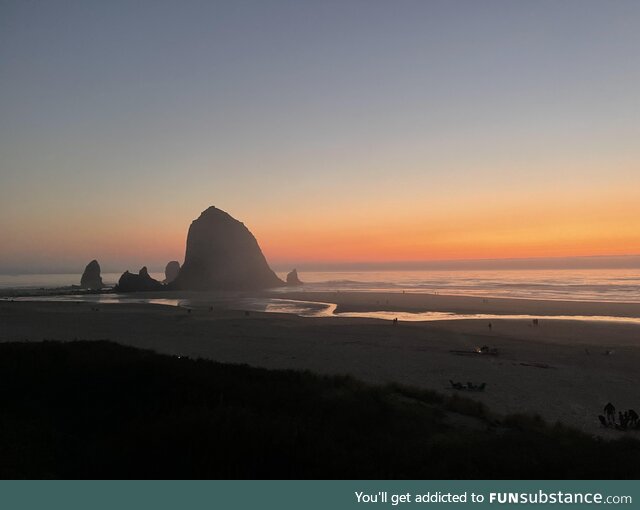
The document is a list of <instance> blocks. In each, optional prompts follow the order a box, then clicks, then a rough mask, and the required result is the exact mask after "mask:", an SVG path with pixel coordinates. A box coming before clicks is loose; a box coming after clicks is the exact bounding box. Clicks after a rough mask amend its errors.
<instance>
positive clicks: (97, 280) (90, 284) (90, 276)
mask: <svg viewBox="0 0 640 510" xmlns="http://www.w3.org/2000/svg"><path fill="white" fill-rule="evenodd" d="M80 286H81V287H82V288H83V289H89V290H100V289H101V288H102V287H103V285H102V277H101V276H100V264H98V261H97V260H92V261H91V262H89V263H88V264H87V267H85V268H84V273H82V277H81V278H80Z"/></svg>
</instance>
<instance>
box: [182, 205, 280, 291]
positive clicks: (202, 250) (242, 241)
mask: <svg viewBox="0 0 640 510" xmlns="http://www.w3.org/2000/svg"><path fill="white" fill-rule="evenodd" d="M282 285H284V282H283V281H282V280H281V279H280V278H278V277H277V276H276V274H275V273H274V272H273V271H272V270H271V268H270V267H269V264H267V260H266V259H265V257H264V255H263V254H262V251H261V250H260V246H258V241H256V238H255V237H254V236H253V234H252V233H251V232H249V229H248V228H247V227H245V226H244V224H243V223H241V222H239V221H238V220H236V219H235V218H232V217H231V216H230V215H229V214H227V213H226V212H224V211H222V210H220V209H217V208H215V207H209V208H208V209H207V210H206V211H204V212H203V213H202V214H201V215H200V217H199V218H198V219H196V220H194V221H193V222H192V223H191V226H190V227H189V234H188V236H187V250H186V254H185V259H184V264H183V265H182V269H180V273H179V274H178V277H177V278H176V279H175V280H174V281H173V283H171V284H170V288H172V289H178V290H256V289H266V288H269V287H279V286H282Z"/></svg>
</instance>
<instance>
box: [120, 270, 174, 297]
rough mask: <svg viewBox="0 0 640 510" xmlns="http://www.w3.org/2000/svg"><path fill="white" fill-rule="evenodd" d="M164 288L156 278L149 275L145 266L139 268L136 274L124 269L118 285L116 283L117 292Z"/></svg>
mask: <svg viewBox="0 0 640 510" xmlns="http://www.w3.org/2000/svg"><path fill="white" fill-rule="evenodd" d="M164 288H165V286H164V285H162V284H161V283H160V282H159V281H158V280H154V279H153V278H151V276H149V271H147V267H146V266H145V267H143V268H142V269H140V272H139V273H138V274H134V273H130V272H129V271H125V272H124V273H123V274H122V276H121V277H120V280H118V285H116V289H115V290H116V291H117V292H148V291H154V290H163V289H164Z"/></svg>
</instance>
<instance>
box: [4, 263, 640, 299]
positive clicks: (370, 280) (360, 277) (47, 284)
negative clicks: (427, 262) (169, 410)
mask: <svg viewBox="0 0 640 510" xmlns="http://www.w3.org/2000/svg"><path fill="white" fill-rule="evenodd" d="M151 276H152V277H153V278H155V279H158V280H160V281H161V280H162V279H163V278H164V274H162V273H151ZM278 276H280V277H281V278H283V279H284V278H285V276H286V273H278ZM299 276H300V279H301V280H302V281H303V282H304V283H305V285H304V287H303V288H304V290H307V291H343V292H344V291H359V292H376V291H384V292H403V291H404V292H424V293H438V294H450V295H461V296H483V297H505V298H520V299H551V300H571V301H606V302H627V303H640V269H606V270H605V269H583V270H567V269H557V270H481V271H467V270H457V271H433V270H430V271H348V272H346V271H345V272H341V271H331V272H327V271H322V272H319V271H318V272H303V271H302V272H300V273H299ZM119 277H120V274H119V273H104V274H103V275H102V278H103V281H104V283H105V285H107V286H113V285H115V283H116V282H117V281H118V278H119ZM79 283H80V274H29V275H0V290H6V289H23V290H34V289H53V288H60V287H70V286H71V285H78V284H79ZM283 290H286V289H283Z"/></svg>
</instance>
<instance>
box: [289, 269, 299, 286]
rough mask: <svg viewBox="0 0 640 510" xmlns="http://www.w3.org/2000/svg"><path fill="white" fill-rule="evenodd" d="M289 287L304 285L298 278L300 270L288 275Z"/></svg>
mask: <svg viewBox="0 0 640 510" xmlns="http://www.w3.org/2000/svg"><path fill="white" fill-rule="evenodd" d="M287 285H289V286H291V287H294V286H296V285H302V282H301V281H300V278H298V270H297V269H294V270H293V271H291V272H290V273H289V274H288V275H287Z"/></svg>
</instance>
